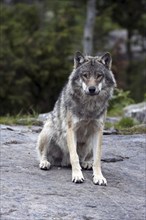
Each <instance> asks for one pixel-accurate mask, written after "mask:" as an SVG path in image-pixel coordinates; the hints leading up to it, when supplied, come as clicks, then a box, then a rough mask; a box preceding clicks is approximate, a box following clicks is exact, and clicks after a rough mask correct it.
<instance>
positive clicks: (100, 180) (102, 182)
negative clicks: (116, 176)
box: [93, 174, 107, 186]
mask: <svg viewBox="0 0 146 220" xmlns="http://www.w3.org/2000/svg"><path fill="white" fill-rule="evenodd" d="M93 183H94V184H95V185H99V186H106V185H107V180H106V179H105V178H104V176H103V175H102V174H100V175H94V176H93Z"/></svg>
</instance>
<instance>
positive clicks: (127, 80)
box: [0, 0, 146, 116]
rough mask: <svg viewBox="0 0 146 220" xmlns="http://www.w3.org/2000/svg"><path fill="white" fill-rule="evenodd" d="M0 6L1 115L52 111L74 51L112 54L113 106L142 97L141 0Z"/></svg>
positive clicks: (145, 9) (16, 0) (145, 22)
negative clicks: (114, 92)
mask: <svg viewBox="0 0 146 220" xmlns="http://www.w3.org/2000/svg"><path fill="white" fill-rule="evenodd" d="M0 3H1V5H0V20H1V28H0V48H1V51H0V115H1V116H2V115H3V116H4V115H17V114H28V113H29V114H32V113H33V112H37V113H43V112H48V111H50V110H52V108H53V105H54V103H55V101H56V99H57V97H58V95H59V93H60V91H61V89H62V87H63V85H64V83H65V82H66V80H67V78H68V76H69V74H70V73H71V71H72V68H73V58H74V53H75V51H77V50H79V51H83V52H86V53H87V54H90V55H100V54H102V53H104V52H105V51H109V52H110V53H111V54H112V57H113V67H112V70H113V73H114V75H115V78H116V80H117V84H118V90H117V91H116V94H115V99H114V104H116V105H119V107H121V105H120V103H123V101H124V104H123V106H124V105H126V104H129V103H133V102H135V103H137V102H141V101H143V100H144V99H145V98H146V95H145V94H146V87H145V84H146V80H145V79H146V72H145V63H146V57H145V53H146V37H145V30H146V1H145V0H139V1H134V0H108V1H107V0H80V1H79V0H44V1H41V0H23V1H22V0H3V1H1V2H0ZM123 106H122V107H123Z"/></svg>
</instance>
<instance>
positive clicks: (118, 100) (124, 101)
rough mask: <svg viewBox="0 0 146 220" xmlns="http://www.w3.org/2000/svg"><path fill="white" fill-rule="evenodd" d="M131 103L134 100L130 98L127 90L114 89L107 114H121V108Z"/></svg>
mask: <svg viewBox="0 0 146 220" xmlns="http://www.w3.org/2000/svg"><path fill="white" fill-rule="evenodd" d="M133 103H134V100H133V99H132V98H130V92H129V91H123V90H122V89H115V92H114V95H113V98H112V100H111V101H110V106H109V111H108V115H109V116H122V114H123V108H124V107H126V106H127V105H130V104H133Z"/></svg>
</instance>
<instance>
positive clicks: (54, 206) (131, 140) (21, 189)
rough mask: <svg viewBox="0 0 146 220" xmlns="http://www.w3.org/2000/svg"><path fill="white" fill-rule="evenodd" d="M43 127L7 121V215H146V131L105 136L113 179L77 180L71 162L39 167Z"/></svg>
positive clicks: (88, 174) (81, 219)
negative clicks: (38, 149) (38, 148)
mask: <svg viewBox="0 0 146 220" xmlns="http://www.w3.org/2000/svg"><path fill="white" fill-rule="evenodd" d="M40 130H41V128H40V127H24V126H4V125H1V133H0V137H1V218H0V219H1V220H23V219H24V220H144V219H145V193H144V190H145V178H144V177H145V150H144V148H145V142H146V138H145V135H142V134H141V135H132V136H130V135H127V136H123V135H110V136H107V135H106V136H104V138H103V156H102V170H103V173H104V175H105V177H106V178H107V181H108V185H107V186H106V187H104V186H97V185H94V184H93V183H92V171H83V173H84V177H85V179H86V180H85V182H84V183H82V184H74V183H72V182H71V170H70V169H69V168H60V167H52V169H51V170H49V171H42V170H40V169H39V168H38V159H37V154H36V150H35V145H36V140H37V136H38V132H40Z"/></svg>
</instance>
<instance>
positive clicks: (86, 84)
mask: <svg viewBox="0 0 146 220" xmlns="http://www.w3.org/2000/svg"><path fill="white" fill-rule="evenodd" d="M111 64H112V58H111V55H110V53H108V52H107V53H105V54H104V55H103V56H101V57H91V56H84V55H83V54H82V53H80V52H76V54H75V56H74V71H73V75H72V76H73V78H72V80H73V82H74V83H75V84H76V85H77V86H79V87H81V88H82V92H83V93H84V94H87V95H90V96H95V95H98V94H100V92H101V91H102V90H104V89H105V88H106V87H109V88H110V87H114V86H115V85H116V82H115V79H114V76H113V74H112V71H111Z"/></svg>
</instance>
